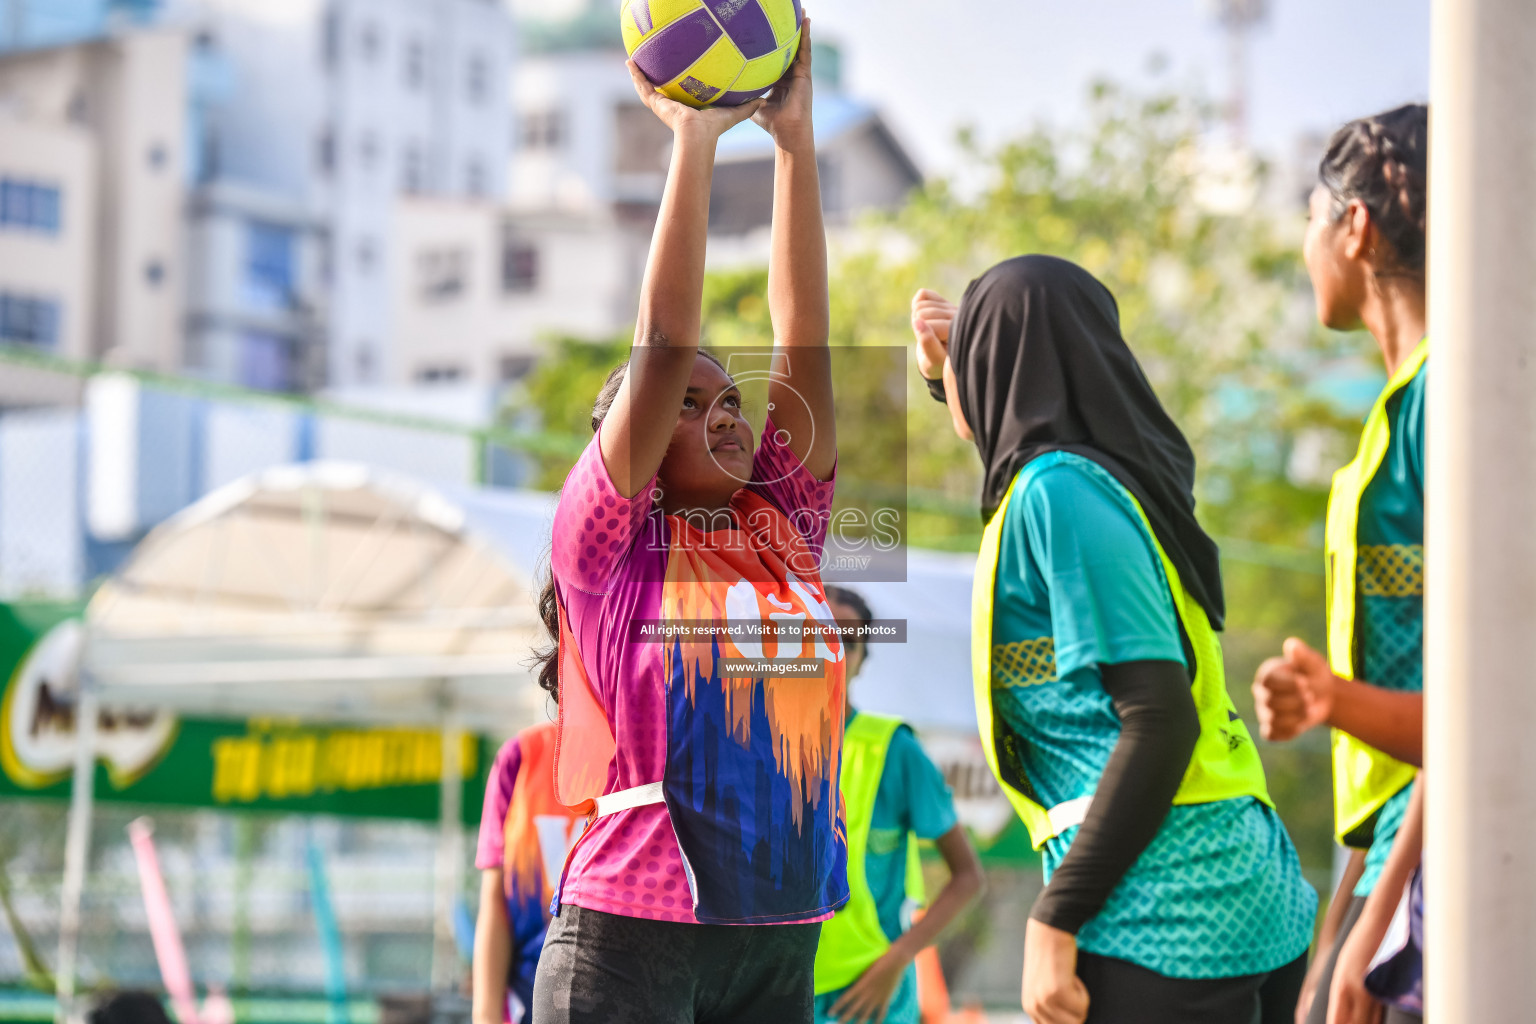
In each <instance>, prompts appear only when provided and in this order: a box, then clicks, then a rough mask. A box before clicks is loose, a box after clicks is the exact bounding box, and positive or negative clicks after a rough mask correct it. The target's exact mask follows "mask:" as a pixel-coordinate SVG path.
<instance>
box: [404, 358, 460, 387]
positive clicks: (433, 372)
mask: <svg viewBox="0 0 1536 1024" xmlns="http://www.w3.org/2000/svg"><path fill="white" fill-rule="evenodd" d="M464 376H465V374H464V367H462V366H455V365H453V364H451V363H449V364H446V365H433V366H422V367H419V368H418V369H417V370H416V380H417V381H418V382H419V383H422V384H451V383H453V382H454V381H456V380H463V379H464Z"/></svg>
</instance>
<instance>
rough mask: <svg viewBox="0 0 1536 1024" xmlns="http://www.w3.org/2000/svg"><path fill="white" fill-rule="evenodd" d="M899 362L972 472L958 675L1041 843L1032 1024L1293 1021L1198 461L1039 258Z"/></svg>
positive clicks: (1105, 311) (1293, 936)
mask: <svg viewBox="0 0 1536 1024" xmlns="http://www.w3.org/2000/svg"><path fill="white" fill-rule="evenodd" d="M912 327H913V332H914V334H915V335H916V338H917V357H918V366H919V369H920V370H921V371H922V373H923V376H924V378H925V379H927V380H928V381H929V386H930V389H931V390H932V391H933V393H934V395H935V397H938V398H941V399H942V400H944V401H945V402H946V404H947V405H948V406H949V409H950V413H951V416H952V418H953V420H954V425H955V429H956V431H957V432H958V433H959V434H960V436H961V437H964V438H966V439H968V440H972V441H974V442H975V444H976V450H977V453H978V454H979V455H980V456H981V459H982V464H983V468H984V483H983V490H982V502H981V504H982V516H983V519H984V520H986V523H987V527H986V532H985V534H984V537H983V541H982V546H981V551H980V553H979V556H978V562H977V570H976V590H975V594H974V597H973V616H972V618H973V621H972V630H973V642H972V669H973V676H974V678H975V680H976V702H977V717H978V721H979V722H980V723H981V729H982V742H983V746H984V748H985V750H986V753H987V758H988V762H989V764H990V765H991V766H992V768H993V771H994V773H995V774H996V775H997V778H998V781H999V783H1000V784H1001V785H1002V786H1003V789H1004V791H1005V793H1007V795H1008V797H1009V799H1010V801H1011V802H1012V804H1013V806H1014V808H1015V810H1016V811H1017V812H1018V814H1019V816H1020V817H1021V818H1022V819H1023V820H1024V822H1025V824H1026V825H1027V826H1028V828H1029V831H1030V834H1031V837H1032V838H1033V840H1034V842H1035V845H1036V846H1037V847H1038V848H1042V850H1043V856H1044V861H1045V868H1046V876H1047V885H1046V887H1045V889H1044V890H1043V892H1042V893H1041V896H1040V898H1039V899H1038V900H1037V902H1036V904H1035V906H1034V908H1033V909H1032V911H1031V914H1030V921H1029V924H1028V928H1027V931H1026V938H1025V951H1024V956H1025V962H1024V990H1023V1000H1022V1001H1023V1006H1024V1009H1025V1011H1026V1012H1027V1013H1029V1015H1030V1017H1031V1019H1033V1020H1035V1021H1036V1022H1037V1024H1079V1022H1082V1021H1094V1022H1109V1024H1120V1022H1126V1024H1129V1022H1133V1021H1134V1022H1136V1024H1159V1022H1164V1021H1166V1022H1169V1024H1172V1022H1180V1024H1186V1022H1192V1021H1211V1022H1221V1024H1224V1022H1227V1021H1231V1022H1232V1024H1250V1022H1252V1021H1254V1020H1261V1021H1263V1022H1264V1024H1281V1022H1284V1024H1290V1020H1291V1016H1292V1014H1293V1013H1294V1008H1295V1004H1296V995H1297V992H1298V990H1299V988H1300V985H1301V982H1302V978H1303V976H1304V974H1305V965H1306V949H1307V945H1308V943H1309V941H1310V939H1311V935H1312V924H1313V919H1314V915H1315V913H1316V905H1317V904H1316V895H1315V893H1313V891H1312V890H1311V888H1310V887H1309V886H1308V885H1307V884H1306V882H1305V881H1304V880H1303V879H1302V877H1301V870H1300V865H1299V864H1298V862H1297V858H1296V853H1295V850H1294V848H1293V847H1292V845H1291V842H1290V838H1289V836H1287V835H1286V832H1285V828H1284V826H1283V825H1282V824H1281V823H1280V820H1279V817H1278V816H1277V815H1276V814H1275V812H1274V809H1273V807H1272V805H1271V804H1270V802H1269V797H1268V794H1267V791H1266V788H1265V783H1264V774H1263V769H1262V767H1261V766H1260V764H1259V760H1258V755H1257V752H1256V750H1255V749H1254V745H1253V741H1252V739H1251V738H1250V737H1249V735H1248V731H1247V729H1246V727H1245V726H1244V725H1243V723H1242V721H1241V720H1240V719H1239V717H1238V715H1237V713H1236V711H1235V710H1234V708H1233V706H1232V702H1231V699H1230V697H1229V696H1228V695H1227V691H1226V685H1225V681H1224V678H1223V674H1222V664H1221V647H1220V643H1219V641H1218V640H1217V637H1216V631H1217V630H1218V629H1220V628H1221V625H1222V622H1223V620H1224V617H1225V606H1224V604H1223V599H1222V589H1221V572H1220V565H1219V561H1218V555H1217V550H1216V545H1215V544H1214V543H1213V542H1212V541H1211V539H1210V538H1209V537H1208V536H1207V535H1206V533H1205V531H1204V530H1203V529H1201V527H1200V524H1199V523H1198V521H1197V520H1196V519H1195V515H1194V504H1195V503H1194V496H1193V488H1194V473H1195V464H1194V456H1193V453H1192V452H1191V451H1190V448H1189V445H1188V443H1187V442H1186V441H1185V439H1184V436H1183V435H1182V434H1181V433H1180V432H1179V429H1178V427H1177V426H1176V425H1175V424H1174V423H1173V421H1172V420H1171V419H1170V418H1169V416H1168V414H1167V412H1166V411H1165V410H1164V409H1163V407H1162V404H1161V403H1160V402H1159V401H1158V399H1157V396H1156V394H1155V393H1154V392H1153V390H1152V387H1151V385H1150V383H1149V382H1148V381H1147V379H1146V375H1145V374H1144V373H1142V370H1141V367H1140V365H1139V364H1138V363H1137V361H1136V358H1135V356H1134V355H1133V354H1132V352H1131V350H1130V348H1129V347H1128V346H1127V345H1126V342H1125V340H1124V338H1123V337H1122V336H1121V334H1120V323H1119V311H1118V308H1117V306H1116V304H1115V300H1114V296H1113V295H1111V294H1110V292H1109V290H1108V289H1107V288H1105V287H1104V285H1102V284H1101V283H1100V282H1099V281H1098V280H1096V279H1095V278H1094V277H1093V275H1091V274H1089V273H1088V272H1087V271H1085V270H1083V269H1082V268H1081V267H1078V266H1076V265H1074V264H1072V263H1069V262H1067V261H1065V260H1059V259H1055V258H1052V257H1047V256H1023V257H1018V258H1016V259H1012V260H1007V261H1005V262H1003V263H1001V264H998V265H997V266H995V267H993V268H992V269H991V270H989V271H987V272H986V273H985V274H983V275H982V276H981V277H979V278H978V279H976V280H975V281H973V282H972V283H971V285H970V287H969V288H968V289H967V290H966V293H965V297H964V298H963V299H962V301H961V304H960V306H959V307H958V308H956V307H955V306H954V305H952V304H951V303H949V302H947V301H946V300H944V299H943V298H942V297H941V296H939V295H937V294H935V293H933V292H929V291H926V290H925V291H922V292H919V293H918V295H917V297H916V298H915V299H914V301H913V318H912Z"/></svg>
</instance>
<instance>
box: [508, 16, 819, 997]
mask: <svg viewBox="0 0 1536 1024" xmlns="http://www.w3.org/2000/svg"><path fill="white" fill-rule="evenodd" d="M810 52H811V47H810V42H809V33H808V32H807V34H806V36H805V37H804V38H803V39H802V41H801V44H800V49H799V55H798V57H797V59H796V62H795V64H794V66H793V68H792V69H791V73H790V74H789V75H788V76H787V77H786V78H785V79H784V81H783V82H782V83H781V84H780V85H779V86H777V87H775V89H774V91H773V92H772V93H771V94H770V95H769V97H768V98H767V99H766V100H754V101H752V102H750V103H748V104H745V105H743V106H740V107H734V108H723V109H707V110H695V109H692V108H689V107H685V106H683V105H681V104H679V103H676V102H673V101H672V100H670V99H667V98H666V97H664V96H662V95H660V94H659V93H658V92H657V91H656V90H655V89H654V88H653V87H652V86H651V85H650V84H649V83H648V82H647V81H645V79H644V78H643V76H641V74H640V72H639V71H638V69H637V68H635V66H634V65H633V64H631V65H630V70H631V74H632V75H633V76H634V78H635V88H636V91H637V92H638V93H639V95H640V98H641V100H642V101H643V102H644V103H645V104H646V105H647V106H648V107H650V109H651V110H652V111H653V112H654V113H655V114H656V115H657V116H658V117H659V118H661V120H662V121H663V122H665V123H666V124H667V126H668V127H669V128H670V129H671V130H672V135H673V150H672V158H671V166H670V169H669V171H668V176H667V185H666V190H665V192H664V194H663V197H662V201H661V209H660V213H659V216H658V218H657V223H656V233H655V237H654V239H653V241H652V245H651V252H650V257H649V261H648V263H647V267H646V273H645V280H644V283H643V285H642V289H641V299H640V311H639V318H638V324H637V327H636V331H635V342H634V347H633V349H632V351H631V355H630V359H629V361H628V362H627V363H626V364H625V365H624V366H622V367H620V368H618V369H616V370H615V371H614V373H613V375H612V376H611V377H610V378H609V381H608V383H607V385H606V386H605V387H604V388H603V389H602V392H601V394H599V395H598V398H597V401H596V403H595V405H594V408H593V412H592V426H593V430H594V437H593V439H592V442H591V444H590V445H588V447H587V449H586V451H585V452H584V453H583V455H582V456H581V458H580V459H579V460H578V461H577V463H576V466H575V468H574V469H573V470H572V471H571V474H570V476H569V477H567V479H566V482H565V486H564V488H563V489H562V491H561V496H560V501H559V505H558V507H557V510H556V513H555V522H554V536H553V549H552V554H551V563H552V570H553V579H552V581H551V584H550V586H549V588H548V589H547V590H546V593H545V595H544V601H543V607H544V610H545V611H546V623H547V624H548V625H550V626H551V632H552V633H553V634H554V635H555V636H556V637H557V639H558V647H557V650H556V651H554V652H552V653H551V658H550V661H549V663H548V664H547V665H546V666H545V669H544V673H543V677H542V680H543V682H544V684H545V685H546V686H548V687H551V688H555V684H556V680H558V698H559V705H560V734H559V745H558V749H557V753H556V761H555V786H556V790H557V792H558V794H559V796H560V798H561V800H562V801H563V802H564V803H566V804H568V805H572V806H580V807H584V808H586V809H588V814H589V824H588V826H587V828H586V831H585V832H584V833H583V834H582V836H581V837H580V838H579V839H578V840H577V841H576V843H575V845H574V846H573V848H572V851H571V853H570V856H569V857H568V859H567V861H566V867H565V872H564V876H563V878H562V879H561V880H560V882H559V884H558V885H557V886H556V890H555V897H554V901H555V904H556V915H555V917H554V920H553V921H552V923H551V925H550V930H549V938H548V941H547V943H546V945H545V948H544V954H543V957H542V959H541V960H540V962H539V969H538V976H537V980H536V983H535V986H534V1014H533V1018H534V1020H536V1021H538V1022H539V1024H564V1022H578V1021H593V1022H596V1021H602V1022H605V1024H613V1022H623V1021H653V1020H655V1021H660V1020H665V1021H700V1022H713V1021H719V1022H722V1024H723V1022H727V1021H729V1022H733V1024H752V1022H759V1021H760V1022H764V1024H768V1022H773V1024H780V1022H786V1021H803V1022H807V1024H808V1022H809V1021H810V1020H811V1015H812V1003H813V983H812V965H813V963H814V959H815V953H816V942H817V935H818V932H819V930H820V925H819V922H820V921H822V920H824V919H826V918H828V917H830V916H831V914H832V912H833V911H834V910H836V909H837V908H838V907H839V906H841V905H842V904H843V903H844V902H845V901H846V900H847V893H848V890H847V881H846V877H845V863H846V858H847V840H846V836H845V830H844V825H843V818H842V813H841V803H840V800H839V796H838V790H837V779H838V771H839V754H840V750H841V743H842V727H843V686H844V680H843V664H842V647H841V644H840V643H839V642H838V640H837V639H836V638H835V637H831V636H827V637H816V636H809V637H807V638H804V639H795V640H793V641H789V640H786V641H782V642H779V643H775V642H774V640H772V639H764V638H761V637H752V636H750V635H747V634H732V633H727V632H725V631H717V632H714V633H713V634H712V635H706V636H702V637H701V636H699V635H697V634H694V633H691V632H690V633H688V634H686V635H681V636H679V635H676V634H670V633H663V635H664V639H662V640H660V641H658V640H657V639H655V637H656V636H657V633H656V632H652V631H650V630H649V629H648V628H647V624H650V625H651V626H655V625H656V624H658V623H660V624H662V625H663V626H666V625H683V626H697V625H698V624H699V623H701V622H702V623H709V622H719V621H722V620H724V621H725V622H727V623H741V622H743V621H758V622H770V621H772V622H780V623H783V622H788V621H794V622H807V621H809V622H817V621H820V622H822V623H826V624H827V625H829V626H830V624H831V623H832V621H833V619H832V615H831V612H830V610H829V609H828V608H827V606H826V603H825V595H824V592H823V590H822V584H821V580H820V575H819V572H818V569H817V565H818V561H819V555H820V550H821V546H822V543H823V540H824V537H825V530H826V523H827V512H828V510H829V507H830V504H831V500H832V477H833V468H834V465H835V462H836V453H837V449H836V433H835V427H834V424H833V418H832V380H831V373H830V357H829V353H828V352H827V347H826V346H827V330H828V322H827V321H828V309H827V266H826V243H825V238H824V234H823V228H822V215H821V203H820V195H819V185H818V181H817V173H816V153H815V148H814V139H813V136H812V126H811V76H810ZM748 116H751V117H753V118H754V119H755V120H756V121H757V122H758V123H759V124H760V125H762V126H763V127H764V128H765V129H766V130H767V131H768V133H769V134H770V135H771V136H772V137H773V139H774V142H775V145H776V171H775V181H774V213H773V237H772V254H771V263H770V269H769V281H768V305H769V311H770V314H771V316H772V319H773V326H774V335H775V347H774V351H773V356H772V365H771V367H766V369H768V371H769V374H770V380H769V386H768V410H769V415H768V417H767V425H766V427H765V428H764V430H763V434H762V436H761V437H760V438H756V439H754V437H753V434H752V429H751V427H750V426H749V425H748V423H747V421H746V419H745V418H744V417H743V415H742V408H741V394H740V392H739V391H738V390H737V388H736V385H735V383H734V381H733V380H732V377H731V375H730V373H728V372H727V370H726V368H725V367H723V366H722V365H721V364H720V363H719V362H718V361H717V360H716V359H714V358H713V357H711V356H708V355H706V354H705V353H703V352H701V351H700V350H699V347H698V344H699V329H700V304H701V298H702V289H703V276H704V244H705V235H706V229H707V225H708V214H709V192H710V178H711V173H712V170H713V163H714V152H715V143H716V140H717V139H718V138H719V136H720V134H721V133H722V132H724V131H725V130H726V129H727V128H729V127H731V126H732V125H733V124H736V123H737V122H739V121H741V120H743V119H744V118H746V117H748ZM764 368H765V367H759V366H754V369H764ZM763 659H779V660H780V661H781V662H782V661H785V660H794V661H797V662H798V663H799V666H800V667H801V668H803V667H804V665H805V664H807V663H808V664H810V665H811V667H812V669H813V670H814V671H811V672H809V673H806V672H802V671H800V670H799V669H798V668H797V669H795V670H794V671H791V670H789V669H778V668H774V669H766V670H765V669H764V668H763V666H762V664H761V663H762V661H763ZM754 663H755V665H754ZM742 664H746V665H748V666H753V667H749V668H743V667H742ZM775 672H781V673H782V674H778V675H776V674H775Z"/></svg>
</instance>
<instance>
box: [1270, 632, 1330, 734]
mask: <svg viewBox="0 0 1536 1024" xmlns="http://www.w3.org/2000/svg"><path fill="white" fill-rule="evenodd" d="M1337 682H1338V677H1337V676H1335V675H1334V674H1333V670H1332V669H1330V668H1329V667H1328V660H1327V659H1326V658H1324V657H1323V656H1322V655H1321V654H1319V653H1318V652H1317V651H1315V650H1313V649H1312V648H1311V647H1308V646H1307V645H1306V644H1305V643H1303V642H1301V641H1300V640H1298V639H1296V638H1295V637H1291V639H1289V640H1287V641H1286V642H1285V648H1284V653H1283V654H1282V655H1281V656H1280V657H1278V658H1270V659H1269V660H1268V661H1266V662H1264V664H1262V665H1260V666H1259V671H1258V674H1257V675H1256V676H1254V679H1253V704H1254V708H1255V710H1256V711H1257V712H1258V716H1259V734H1260V735H1261V736H1263V737H1264V738H1265V739H1266V740H1293V739H1295V738H1296V737H1297V736H1300V735H1301V734H1302V733H1304V732H1306V731H1307V730H1308V729H1311V728H1314V727H1316V726H1319V725H1323V724H1324V723H1326V722H1327V721H1328V718H1329V716H1330V715H1331V714H1332V713H1333V697H1334V689H1335V685H1336V684H1337Z"/></svg>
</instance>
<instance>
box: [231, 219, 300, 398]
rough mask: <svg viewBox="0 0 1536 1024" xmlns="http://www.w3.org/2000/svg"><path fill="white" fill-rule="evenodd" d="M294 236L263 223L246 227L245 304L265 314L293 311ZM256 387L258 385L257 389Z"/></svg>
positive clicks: (274, 225) (279, 228)
mask: <svg viewBox="0 0 1536 1024" xmlns="http://www.w3.org/2000/svg"><path fill="white" fill-rule="evenodd" d="M293 250H294V244H293V232H292V231H291V230H289V229H288V228H284V227H279V226H278V225H276V224H268V223H265V222H262V221H251V222H250V223H248V224H246V226H245V280H244V282H243V285H244V288H243V290H244V293H245V294H244V299H245V304H246V305H247V306H250V307H251V308H252V309H253V310H259V311H261V312H281V311H284V310H288V309H291V308H292V307H293V298H294V291H295V289H294V277H295V275H294V260H293ZM253 386H254V385H253Z"/></svg>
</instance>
